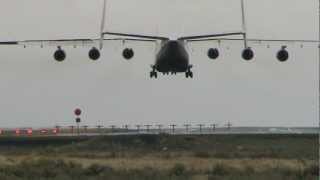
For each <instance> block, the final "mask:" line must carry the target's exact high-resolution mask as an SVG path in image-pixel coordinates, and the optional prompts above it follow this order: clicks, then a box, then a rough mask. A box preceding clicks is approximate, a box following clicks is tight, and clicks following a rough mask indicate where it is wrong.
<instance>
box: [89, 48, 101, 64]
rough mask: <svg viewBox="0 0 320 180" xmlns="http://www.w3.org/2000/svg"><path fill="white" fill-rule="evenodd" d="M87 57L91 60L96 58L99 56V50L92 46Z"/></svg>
mask: <svg viewBox="0 0 320 180" xmlns="http://www.w3.org/2000/svg"><path fill="white" fill-rule="evenodd" d="M89 58H90V59H91V60H93V61H95V60H98V59H99V58H100V51H99V50H98V49H97V48H96V47H93V48H92V49H91V50H90V51H89Z"/></svg>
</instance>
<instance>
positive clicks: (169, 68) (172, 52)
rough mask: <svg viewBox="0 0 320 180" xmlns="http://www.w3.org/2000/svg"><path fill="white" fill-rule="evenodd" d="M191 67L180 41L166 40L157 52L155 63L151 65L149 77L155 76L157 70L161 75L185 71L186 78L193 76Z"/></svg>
mask: <svg viewBox="0 0 320 180" xmlns="http://www.w3.org/2000/svg"><path fill="white" fill-rule="evenodd" d="M191 68H192V66H191V65H190V64H189V55H188V52H187V51H186V49H185V47H184V45H183V44H182V42H179V41H168V42H166V43H165V44H164V45H163V47H162V48H161V50H160V52H159V53H158V55H157V59H156V63H155V65H153V66H152V71H151V72H150V77H151V78H153V77H154V78H157V77H158V75H157V72H160V73H162V74H163V75H169V74H172V75H176V74H177V73H185V74H186V77H187V78H189V77H190V78H193V73H192V71H191Z"/></svg>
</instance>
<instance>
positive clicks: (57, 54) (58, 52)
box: [53, 46, 67, 62]
mask: <svg viewBox="0 0 320 180" xmlns="http://www.w3.org/2000/svg"><path fill="white" fill-rule="evenodd" d="M66 56H67V55H66V53H65V51H64V50H63V49H61V47H60V46H59V47H58V49H57V50H56V52H55V53H54V55H53V57H54V59H55V60H56V61H58V62H62V61H64V60H65V59H66Z"/></svg>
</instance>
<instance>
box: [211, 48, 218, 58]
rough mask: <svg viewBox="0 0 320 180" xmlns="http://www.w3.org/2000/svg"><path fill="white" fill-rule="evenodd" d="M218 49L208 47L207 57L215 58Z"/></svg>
mask: <svg viewBox="0 0 320 180" xmlns="http://www.w3.org/2000/svg"><path fill="white" fill-rule="evenodd" d="M219 55H220V54H219V50H218V49H217V48H210V49H209V50H208V57H209V58H210V59H217V58H218V57H219Z"/></svg>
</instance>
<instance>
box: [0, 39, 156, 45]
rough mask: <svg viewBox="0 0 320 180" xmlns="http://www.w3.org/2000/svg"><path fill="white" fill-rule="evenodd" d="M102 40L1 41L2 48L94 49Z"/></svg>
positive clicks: (150, 40)
mask: <svg viewBox="0 0 320 180" xmlns="http://www.w3.org/2000/svg"><path fill="white" fill-rule="evenodd" d="M102 41H103V42H107V41H123V42H125V41H138V42H139V41H141V42H156V40H152V39H140V38H109V39H103V40H102ZM100 42H101V39H55V40H22V41H0V46H11V45H17V46H24V47H27V46H39V47H45V46H55V47H59V46H60V47H65V46H71V47H93V46H99V43H100Z"/></svg>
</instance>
